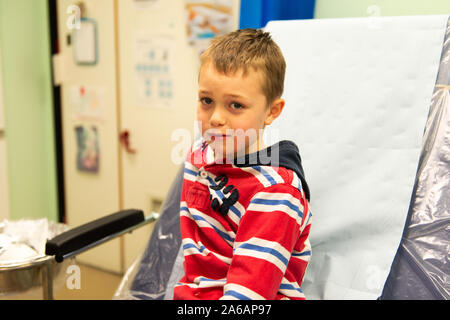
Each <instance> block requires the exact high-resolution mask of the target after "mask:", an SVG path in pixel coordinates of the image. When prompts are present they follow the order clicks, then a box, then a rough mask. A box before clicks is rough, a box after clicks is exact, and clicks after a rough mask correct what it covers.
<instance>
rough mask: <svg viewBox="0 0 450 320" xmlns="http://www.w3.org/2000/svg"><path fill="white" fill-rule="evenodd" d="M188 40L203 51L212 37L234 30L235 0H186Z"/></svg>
mask: <svg viewBox="0 0 450 320" xmlns="http://www.w3.org/2000/svg"><path fill="white" fill-rule="evenodd" d="M185 15H186V24H187V25H186V27H187V28H186V29H187V33H188V34H187V36H188V42H189V44H190V45H192V46H194V47H195V48H196V49H197V50H198V52H199V53H202V52H203V51H204V50H205V49H206V48H207V47H208V46H209V44H210V43H211V39H212V38H214V37H216V36H221V35H224V34H227V33H229V32H231V31H233V0H209V1H208V0H203V1H198V0H185Z"/></svg>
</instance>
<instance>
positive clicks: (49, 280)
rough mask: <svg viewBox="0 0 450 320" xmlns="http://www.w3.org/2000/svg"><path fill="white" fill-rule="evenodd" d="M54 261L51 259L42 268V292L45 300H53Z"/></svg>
mask: <svg viewBox="0 0 450 320" xmlns="http://www.w3.org/2000/svg"><path fill="white" fill-rule="evenodd" d="M52 265H53V260H52V259H49V260H48V261H47V263H45V264H44V265H43V266H42V290H43V296H44V300H53V299H54V298H53V272H52V271H53V270H52Z"/></svg>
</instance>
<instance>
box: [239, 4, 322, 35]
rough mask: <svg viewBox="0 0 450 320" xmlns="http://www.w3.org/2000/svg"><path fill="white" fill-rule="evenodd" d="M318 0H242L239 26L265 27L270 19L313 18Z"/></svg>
mask: <svg viewBox="0 0 450 320" xmlns="http://www.w3.org/2000/svg"><path fill="white" fill-rule="evenodd" d="M315 4H316V0H241V15H240V23H239V28H240V29H244V28H257V29H259V28H263V27H265V26H266V24H267V22H268V21H270V20H296V19H313V18H314V8H315Z"/></svg>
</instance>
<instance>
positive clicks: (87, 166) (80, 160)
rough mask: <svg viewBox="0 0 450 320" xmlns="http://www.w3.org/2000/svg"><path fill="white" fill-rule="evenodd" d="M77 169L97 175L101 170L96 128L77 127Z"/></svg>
mask: <svg viewBox="0 0 450 320" xmlns="http://www.w3.org/2000/svg"><path fill="white" fill-rule="evenodd" d="M75 132H76V137H77V146H78V148H77V149H78V152H77V169H78V170H79V171H82V172H91V173H97V172H98V170H99V160H100V148H99V143H98V131H97V127H96V126H84V125H82V126H77V127H76V128H75Z"/></svg>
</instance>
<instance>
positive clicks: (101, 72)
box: [57, 0, 123, 272]
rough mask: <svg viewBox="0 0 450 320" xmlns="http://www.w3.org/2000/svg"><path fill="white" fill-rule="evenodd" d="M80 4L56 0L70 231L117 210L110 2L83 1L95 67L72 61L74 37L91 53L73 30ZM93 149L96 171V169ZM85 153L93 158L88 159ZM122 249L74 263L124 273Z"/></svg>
mask: <svg viewBox="0 0 450 320" xmlns="http://www.w3.org/2000/svg"><path fill="white" fill-rule="evenodd" d="M78 3H79V1H72V0H58V3H57V7H58V34H59V44H60V58H61V59H60V60H61V61H60V62H61V63H60V65H59V67H60V68H61V69H62V70H61V69H60V70H58V72H57V73H58V74H59V75H60V78H61V82H62V85H61V100H62V101H61V105H62V122H63V149H64V151H63V153H64V180H65V197H66V220H67V223H68V224H69V225H70V226H71V227H75V226H79V225H81V224H84V223H86V222H90V221H92V220H95V219H97V218H100V217H103V216H106V215H108V214H111V213H114V212H117V211H118V210H119V209H120V206H119V161H118V139H117V136H118V129H117V98H116V97H117V87H116V81H117V78H116V77H117V72H116V42H115V31H114V30H115V14H114V1H113V0H84V1H83V3H84V5H85V12H84V13H85V18H88V19H92V21H94V22H95V23H96V28H97V30H96V34H97V40H98V42H97V46H96V49H97V50H98V61H97V63H96V64H94V65H84V64H77V63H76V62H75V56H74V51H75V45H76V41H77V39H76V37H77V35H78V36H79V38H81V41H84V42H78V44H80V45H81V51H83V52H89V51H90V52H92V50H95V47H92V46H91V45H90V44H89V40H90V39H89V36H90V35H92V33H89V30H87V31H86V30H82V33H81V35H80V33H77V35H75V33H76V32H77V30H76V29H73V26H74V25H76V24H75V23H74V22H76V21H75V20H76V14H77V12H76V10H74V7H72V6H73V5H75V4H78ZM74 19H75V20H74ZM82 26H83V25H82ZM85 31H86V33H83V32H85ZM91 31H92V30H91ZM68 37H70V40H69V38H68ZM78 41H79V40H78ZM86 58H89V56H87V57H86ZM96 135H97V138H96ZM84 137H86V139H85V140H84V141H83V139H84ZM83 142H84V143H86V145H85V146H84V147H83V145H82V144H81V145H79V143H83ZM95 145H98V150H97V148H96V147H95ZM88 150H90V151H88ZM97 151H98V155H99V157H98V170H97V171H95V168H96V166H95V163H96V161H95V159H96V157H95V153H96V152H97ZM89 154H91V155H92V154H93V156H92V157H89V156H88V155H89ZM79 159H80V161H79ZM89 170H93V171H94V172H92V171H89ZM120 246H121V244H120V239H115V240H113V241H110V242H108V243H106V244H103V245H101V246H99V247H97V248H94V249H91V250H89V251H87V252H86V253H83V254H81V255H79V256H77V260H78V261H80V262H83V263H87V264H89V265H93V266H97V267H100V268H103V269H106V270H110V271H114V272H123V264H122V261H123V259H122V257H121V250H120Z"/></svg>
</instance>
